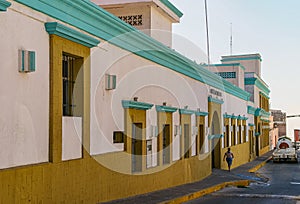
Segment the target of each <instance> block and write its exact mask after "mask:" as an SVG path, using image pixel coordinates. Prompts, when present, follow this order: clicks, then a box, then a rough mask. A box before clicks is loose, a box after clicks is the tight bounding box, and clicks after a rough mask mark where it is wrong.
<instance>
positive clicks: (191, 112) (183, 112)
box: [179, 109, 195, 115]
mask: <svg viewBox="0 0 300 204" xmlns="http://www.w3.org/2000/svg"><path fill="white" fill-rule="evenodd" d="M179 113H180V114H186V115H192V114H194V113H195V111H193V110H189V109H179Z"/></svg>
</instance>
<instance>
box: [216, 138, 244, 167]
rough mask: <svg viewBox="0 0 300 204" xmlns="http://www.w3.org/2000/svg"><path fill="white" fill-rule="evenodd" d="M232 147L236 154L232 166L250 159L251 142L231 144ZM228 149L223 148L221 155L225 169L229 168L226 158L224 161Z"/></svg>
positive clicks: (222, 165)
mask: <svg viewBox="0 0 300 204" xmlns="http://www.w3.org/2000/svg"><path fill="white" fill-rule="evenodd" d="M230 149H231V152H232V153H233V155H234V159H233V162H232V166H231V167H232V168H235V167H238V166H240V165H242V164H245V163H247V162H248V161H249V154H250V150H249V142H245V143H242V144H238V145H235V146H231V147H230ZM226 151H227V148H222V150H221V155H222V161H221V169H225V170H227V169H228V167H227V163H226V160H225V161H223V156H224V154H225V152H226Z"/></svg>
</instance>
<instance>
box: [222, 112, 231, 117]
mask: <svg viewBox="0 0 300 204" xmlns="http://www.w3.org/2000/svg"><path fill="white" fill-rule="evenodd" d="M223 117H224V118H231V117H232V115H228V114H227V113H225V114H223Z"/></svg>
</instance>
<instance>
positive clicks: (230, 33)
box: [230, 23, 232, 55]
mask: <svg viewBox="0 0 300 204" xmlns="http://www.w3.org/2000/svg"><path fill="white" fill-rule="evenodd" d="M230 55H232V23H230Z"/></svg>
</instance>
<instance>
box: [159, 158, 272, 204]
mask: <svg viewBox="0 0 300 204" xmlns="http://www.w3.org/2000/svg"><path fill="white" fill-rule="evenodd" d="M271 159H272V156H270V157H268V158H267V159H266V160H265V161H263V162H261V163H260V164H258V165H256V166H255V167H253V168H251V169H249V170H248V172H250V173H255V172H256V171H257V170H258V169H260V168H261V167H263V166H264V165H266V163H267V162H268V161H270V160H271ZM250 182H251V181H250V180H238V181H229V182H224V183H220V184H217V185H215V186H212V187H209V188H206V189H203V190H200V191H196V192H194V193H190V194H187V195H184V196H182V197H178V198H175V199H172V200H167V201H164V202H161V203H159V204H177V203H184V202H187V201H190V200H194V199H196V198H200V197H202V196H205V195H207V194H210V193H213V192H216V191H219V190H221V189H223V188H226V187H228V186H249V184H250Z"/></svg>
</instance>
